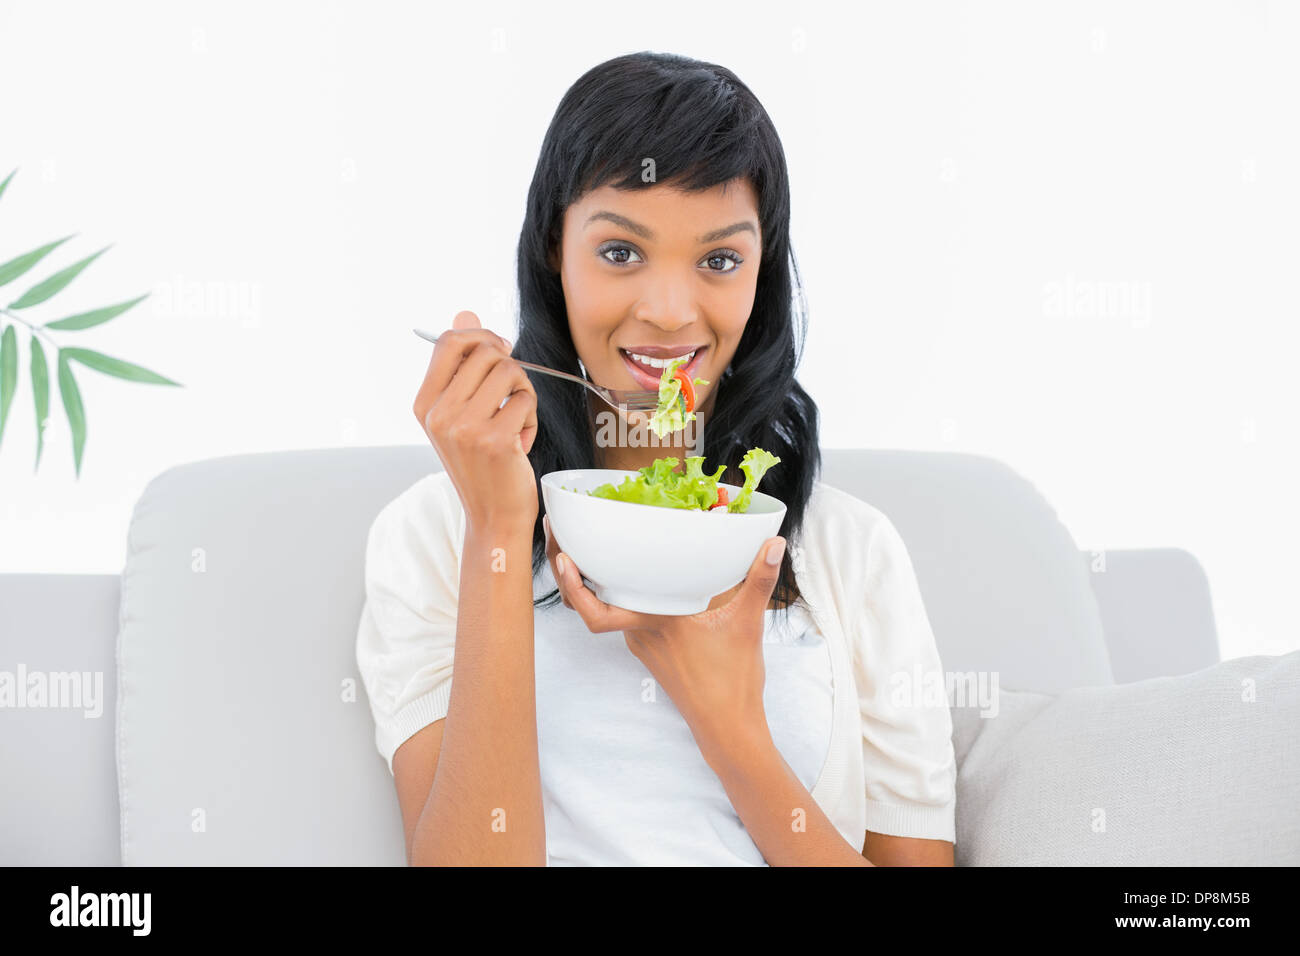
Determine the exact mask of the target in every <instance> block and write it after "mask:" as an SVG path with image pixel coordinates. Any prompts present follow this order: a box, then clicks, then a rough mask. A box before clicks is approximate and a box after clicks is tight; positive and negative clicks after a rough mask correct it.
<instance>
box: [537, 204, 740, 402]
mask: <svg viewBox="0 0 1300 956" xmlns="http://www.w3.org/2000/svg"><path fill="white" fill-rule="evenodd" d="M761 251H762V236H761V235H760V226H759V219H758V196H757V193H756V192H755V191H754V188H753V186H752V185H751V184H750V183H749V181H748V180H745V179H741V180H735V181H733V182H731V183H728V184H724V185H720V186H715V187H713V188H712V189H709V190H705V191H702V192H694V193H691V192H685V191H683V190H680V189H677V188H675V187H671V186H667V185H655V186H650V187H648V188H646V189H636V190H619V189H615V188H614V187H612V186H602V187H600V188H599V189H595V190H592V191H591V192H589V193H588V194H587V195H586V196H584V197H583V198H582V199H580V200H579V201H578V202H576V203H574V204H573V205H572V206H570V207H569V208H568V209H566V210H565V213H564V238H563V243H562V247H561V254H560V261H559V263H558V269H559V272H560V281H561V284H562V286H563V287H564V299H565V304H566V306H567V308H568V313H569V332H570V334H571V335H572V336H573V344H574V346H575V347H576V348H577V351H578V357H579V358H581V359H582V364H583V365H585V366H586V368H587V371H588V373H589V375H590V377H591V379H592V381H594V382H595V383H596V384H598V385H604V386H607V387H610V388H632V389H645V388H649V389H657V388H658V387H659V377H660V374H661V371H662V370H661V369H659V368H654V367H650V366H646V365H644V364H640V363H638V361H637V359H636V358H634V357H633V354H632V353H635V354H637V355H640V356H643V357H652V358H668V357H675V356H678V355H684V354H688V353H690V352H692V351H694V357H693V358H692V359H691V361H690V362H689V363H688V364H687V365H686V366H684V370H685V371H686V372H687V374H689V375H690V376H691V378H703V379H707V380H708V382H709V383H710V384H709V385H704V386H700V392H701V393H702V394H701V397H700V407H701V409H703V410H704V411H706V412H707V411H708V410H709V409H710V408H711V407H712V399H713V391H714V389H713V386H715V385H717V383H718V380H719V379H720V378H721V377H722V373H723V371H725V370H726V368H727V365H728V364H729V363H730V362H731V357H732V356H733V355H734V354H735V352H736V347H737V345H738V344H739V343H740V336H741V333H742V332H744V330H745V323H746V322H748V321H749V314H750V312H751V310H752V309H753V306H754V290H755V288H756V286H757V282H758V262H759V259H760V258H761V256H760V253H761Z"/></svg>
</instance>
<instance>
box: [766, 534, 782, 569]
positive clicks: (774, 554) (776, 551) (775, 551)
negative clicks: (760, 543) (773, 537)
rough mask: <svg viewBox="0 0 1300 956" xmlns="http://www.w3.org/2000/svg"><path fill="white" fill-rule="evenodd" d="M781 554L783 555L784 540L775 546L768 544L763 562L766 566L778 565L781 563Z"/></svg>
mask: <svg viewBox="0 0 1300 956" xmlns="http://www.w3.org/2000/svg"><path fill="white" fill-rule="evenodd" d="M783 554H785V540H784V539H782V540H781V541H778V542H776V543H775V544H770V545H768V546H767V554H766V555H764V556H763V560H765V561H766V562H767V563H768V564H780V563H781V555H783Z"/></svg>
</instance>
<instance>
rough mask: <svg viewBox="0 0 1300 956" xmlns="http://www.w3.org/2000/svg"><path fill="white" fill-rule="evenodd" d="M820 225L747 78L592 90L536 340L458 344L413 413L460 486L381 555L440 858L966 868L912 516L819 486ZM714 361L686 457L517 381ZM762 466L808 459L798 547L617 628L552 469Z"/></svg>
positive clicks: (457, 331)
mask: <svg viewBox="0 0 1300 956" xmlns="http://www.w3.org/2000/svg"><path fill="white" fill-rule="evenodd" d="M789 218H790V203H789V189H788V183H787V175H786V168H785V159H784V153H783V151H782V148H781V144H780V140H779V139H778V137H777V135H776V131H775V129H774V128H773V126H772V123H771V120H770V119H769V118H768V116H767V114H766V112H765V111H764V110H763V108H762V106H761V105H760V104H759V103H758V101H757V100H756V99H755V97H754V96H753V94H752V93H751V92H750V90H749V89H748V88H747V87H746V86H745V85H744V84H743V83H741V81H740V80H739V79H738V78H736V76H735V75H734V74H732V73H731V72H730V71H729V70H726V69H724V68H722V67H720V66H716V65H713V64H708V63H701V62H698V61H695V60H690V59H687V58H684V57H678V56H669V55H655V54H649V53H641V54H635V55H629V56H622V57H618V58H616V59H613V60H610V61H608V62H606V63H603V64H601V65H599V66H597V67H595V68H593V69H592V70H590V71H589V72H588V73H587V74H585V75H584V76H583V77H582V78H581V79H579V80H578V82H577V83H575V84H574V86H573V87H572V88H571V89H570V90H569V91H568V92H567V93H566V94H565V96H564V98H563V100H562V102H561V103H560V105H559V108H558V109H557V111H556V115H555V117H554V119H553V121H552V123H551V126H550V128H549V130H548V132H547V134H546V138H545V142H544V143H543V146H542V151H541V156H540V158H539V160H538V165H537V169H536V172H535V175H534V178H533V182H532V185H531V188H530V190H529V194H528V208H527V214H526V217H525V221H524V226H523V232H522V236H521V239H520V243H519V250H518V280H519V287H520V306H521V307H520V327H519V340H518V343H517V344H516V345H515V346H514V348H513V350H512V349H511V346H510V343H508V342H507V341H505V340H504V339H502V338H501V337H500V336H498V335H496V334H495V333H493V332H491V331H489V330H486V329H483V328H481V327H480V326H479V322H478V320H477V317H476V316H475V315H474V314H473V313H471V312H462V313H460V314H459V315H457V316H456V317H455V320H454V322H453V328H452V329H451V330H448V331H447V332H444V333H443V334H442V335H440V337H439V341H438V344H437V345H436V347H435V348H434V352H433V357H432V359H431V361H430V363H429V368H428V371H427V373H426V376H425V379H424V382H423V384H422V385H421V387H420V389H419V394H418V395H417V397H416V400H415V403H414V412H415V415H416V418H417V419H418V420H419V421H420V423H421V425H422V427H423V428H424V430H425V432H426V435H427V436H428V438H429V440H430V441H431V442H432V443H433V445H434V447H435V448H436V450H437V452H438V456H439V459H440V460H441V462H442V464H443V466H444V470H443V471H441V472H438V473H436V474H433V475H430V476H428V477H426V478H424V479H422V480H420V481H419V482H417V483H416V484H415V485H413V486H412V487H411V488H409V489H408V490H407V491H405V492H404V493H403V494H402V495H400V496H399V497H398V498H397V499H395V500H394V501H393V502H391V503H390V504H389V505H388V506H387V507H386V508H385V509H384V510H383V511H382V512H381V513H380V515H379V516H378V517H377V518H376V519H375V523H374V525H373V526H372V528H371V532H370V536H369V540H368V545H367V559H366V607H365V610H364V612H363V615H362V620H361V625H360V629H359V632H358V641H357V660H358V664H359V666H360V668H361V673H362V675H363V677H364V681H365V684H366V689H367V692H368V695H369V699H370V703H371V708H372V713H373V714H374V717H375V722H376V744H377V746H378V747H379V750H380V753H381V754H383V755H384V757H385V758H386V759H388V761H389V766H390V769H391V770H392V773H393V776H394V780H395V783H396V787H397V791H398V798H399V802H400V805H401V811H402V818H403V823H404V827H405V831H406V848H407V858H408V861H409V862H411V863H435V864H479V863H482V864H539V865H545V864H547V863H550V864H552V865H562V864H596V865H619V864H632V865H636V864H669V865H672V864H709V865H712V864H719V865H726V864H735V865H744V864H750V865H762V864H764V863H767V864H772V865H778V864H780V865H788V864H795V865H801V864H821V865H826V864H830V865H871V864H897V863H918V864H936V865H938V864H943V865H951V864H952V853H953V839H954V829H953V813H954V809H953V808H954V802H955V790H954V786H955V779H956V765H955V762H954V759H953V750H952V744H951V740H950V737H951V725H950V723H949V716H948V709H947V707H946V706H942V707H936V706H934V704H933V702H932V701H931V703H930V705H929V706H922V705H921V704H920V701H921V700H922V698H923V697H924V696H925V695H923V694H920V693H915V694H912V695H910V699H911V700H915V701H917V702H918V703H917V704H916V705H909V704H898V703H895V702H893V701H892V700H891V695H890V693H889V685H890V684H895V685H896V684H897V682H898V680H900V679H901V680H909V679H911V678H912V675H913V674H916V675H918V676H919V675H920V673H921V672H922V671H925V672H928V673H932V672H935V671H937V670H938V668H939V659H938V654H937V651H936V649H935V644H934V638H933V635H932V634H931V632H930V627H929V623H928V620H927V618H926V615H925V610H924V607H923V605H922V603H921V598H920V594H919V590H918V588H917V585H916V580H915V576H914V574H913V573H912V567H911V564H910V561H909V560H908V556H907V552H906V549H905V547H904V545H903V543H902V540H901V538H899V536H898V533H897V531H896V530H895V529H894V528H893V526H892V524H891V523H890V522H889V520H888V518H886V517H885V516H884V515H883V514H881V513H880V512H879V511H878V510H876V509H875V508H873V507H872V506H870V505H869V504H867V503H865V502H862V501H860V500H858V499H856V498H854V497H852V496H850V495H848V494H846V493H844V492H841V491H838V490H836V489H834V488H830V487H828V486H827V485H825V484H824V483H822V482H820V481H818V480H817V474H818V471H819V467H820V455H819V450H818V448H819V446H818V434H817V430H818V416H817V409H816V406H815V405H814V403H813V402H812V400H811V399H810V398H809V396H808V395H807V393H805V392H804V390H803V389H802V388H801V387H800V386H799V384H798V383H797V382H796V381H795V378H794V373H795V368H796V365H797V363H798V357H799V356H798V354H797V351H796V347H797V343H798V342H801V341H802V333H803V328H802V327H799V328H796V318H798V319H800V320H802V312H801V311H799V310H796V309H795V308H794V305H795V303H796V302H798V301H801V299H802V297H801V295H800V294H799V291H800V290H799V282H798V272H797V269H796V268H795V265H794V261H793V257H792V255H791V253H790V249H789ZM797 336H798V337H797ZM686 353H693V357H692V359H691V361H690V364H689V365H688V366H687V372H688V374H690V375H691V377H692V378H702V379H705V380H707V381H708V382H709V383H710V384H708V385H706V386H701V388H700V398H699V407H698V409H697V421H696V422H694V423H692V425H698V426H699V429H698V430H697V431H696V432H695V433H694V434H693V435H691V434H687V433H679V434H678V435H676V436H675V437H674V439H673V440H674V441H675V442H676V444H675V445H665V444H659V445H645V444H639V445H638V444H633V443H631V442H627V443H625V444H622V445H619V444H616V443H614V444H611V443H610V442H609V440H608V438H607V436H608V435H610V434H611V432H614V430H612V429H609V428H604V429H602V428H601V424H602V423H601V416H602V415H608V414H609V413H610V412H611V410H610V409H609V407H608V406H605V405H604V404H603V403H602V402H600V401H599V400H598V399H595V397H594V396H592V395H591V394H590V393H589V392H588V391H587V390H586V389H582V388H579V387H577V386H575V385H573V384H572V383H566V382H564V381H562V380H559V379H555V378H552V377H550V376H544V375H535V376H533V377H531V379H530V376H529V375H527V374H526V373H525V372H524V370H523V369H522V367H521V366H520V365H519V364H518V363H517V362H515V361H514V359H515V358H518V359H522V360H525V361H530V362H535V363H539V364H543V365H547V366H550V367H552V368H557V369H561V370H567V371H572V372H574V373H579V372H580V371H582V370H583V369H585V372H586V374H587V375H588V377H589V378H590V379H591V380H592V381H594V382H596V383H598V384H601V385H607V386H610V387H614V388H648V387H653V386H654V384H655V382H656V381H657V379H658V370H657V369H655V368H653V367H652V365H653V363H652V362H650V363H648V362H647V359H651V360H653V359H654V358H659V357H663V356H676V355H681V354H686ZM624 434H626V432H625V433H624ZM633 434H635V431H634V432H633ZM602 436H606V437H602ZM702 436H706V438H705V437H702ZM691 439H694V443H690V440H691ZM752 447H759V448H763V449H766V450H767V451H770V452H772V453H773V454H775V455H777V456H779V457H780V459H781V462H780V464H779V465H778V466H777V467H775V468H773V469H772V470H770V471H769V472H768V473H767V475H766V476H765V477H764V479H763V491H764V492H766V493H768V494H770V495H773V496H774V497H776V498H778V499H780V500H781V501H783V502H784V503H785V505H786V509H787V510H786V515H785V519H784V523H783V525H782V527H781V532H782V534H781V536H779V537H775V538H772V539H769V540H768V541H767V542H765V543H764V546H763V547H762V548H761V549H760V550H759V553H758V554H756V555H755V556H754V559H753V563H752V564H751V566H750V570H749V573H748V576H747V577H746V579H745V580H744V581H743V582H742V583H741V584H739V585H737V586H736V587H735V588H733V589H732V590H730V591H727V592H724V593H723V594H720V595H717V596H716V597H715V598H713V600H712V602H711V604H710V606H709V609H708V610H706V611H704V612H702V613H700V614H695V615H690V616H680V617H660V616H654V615H645V614H638V613H633V612H631V611H627V610H624V609H621V608H614V607H610V606H607V605H604V604H602V603H601V602H600V601H599V600H597V599H596V597H595V595H594V594H593V593H592V592H591V591H590V590H589V589H588V588H587V587H586V586H585V585H584V583H583V581H582V577H581V569H578V568H575V567H574V566H573V562H572V561H569V560H567V559H566V557H565V556H564V555H563V554H562V553H560V552H559V550H558V548H557V546H556V544H555V542H554V540H553V539H552V538H551V536H550V529H549V525H548V522H547V521H546V519H545V516H544V514H542V513H541V509H540V507H539V502H540V497H539V494H538V478H539V477H540V476H541V475H543V474H546V473H548V472H551V471H555V470H559V469H565V468H591V467H604V468H620V469H636V468H641V467H643V466H645V465H649V464H650V463H651V462H652V461H654V460H655V459H656V458H660V457H664V456H666V455H673V456H675V457H679V458H681V457H684V456H685V455H686V454H690V453H695V452H696V451H697V450H698V453H700V454H705V455H706V458H707V461H706V463H705V468H706V470H707V471H713V470H715V469H716V468H717V466H718V465H719V464H725V465H727V466H728V469H729V470H728V472H727V474H725V475H724V478H723V480H725V481H728V482H731V483H736V484H738V483H741V482H742V481H743V475H741V474H740V473H739V472H738V470H737V468H736V466H737V465H738V464H739V462H740V460H741V458H742V457H743V456H744V453H745V451H746V450H747V449H749V448H752ZM787 539H789V540H792V541H795V542H796V543H797V545H798V546H797V547H793V548H791V549H789V551H788V552H787V550H786V548H785V544H786V541H787ZM683 560H707V556H696V555H691V554H690V553H689V544H688V543H684V547H683ZM620 634H621V635H622V636H623V639H622V640H620V639H619V635H620ZM453 672H454V674H455V680H454V681H453V680H452V674H453ZM893 696H894V697H895V698H897V696H898V695H897V694H895V695H893Z"/></svg>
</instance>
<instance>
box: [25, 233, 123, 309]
mask: <svg viewBox="0 0 1300 956" xmlns="http://www.w3.org/2000/svg"><path fill="white" fill-rule="evenodd" d="M112 248H113V247H112V246H111V245H110V246H105V247H104V248H103V249H100V250H99V251H98V252H96V253H93V254H92V255H89V256H86V258H84V259H82V260H81V261H80V262H76V263H73V264H72V265H70V266H68V267H67V268H66V269H63V270H62V271H60V272H56V273H54V275H52V276H50V277H49V278H48V279H46V280H45V281H44V282H38V283H37V284H36V285H34V286H32V287H31V288H30V289H28V290H27V291H26V292H24V293H23V295H22V298H20V299H18V300H17V301H16V302H10V303H9V308H11V309H26V308H29V307H30V306H33V305H38V304H40V303H41V302H44V301H45V300H46V299H48V298H50V297H51V296H52V295H54V294H55V293H56V292H59V291H60V290H62V289H63V287H64V286H66V285H67V284H68V283H69V282H71V281H72V280H73V279H75V278H76V277H77V276H78V275H80V274H81V270H82V269H84V268H86V266H88V265H90V264H91V263H92V262H94V261H95V260H96V259H98V258H99V257H100V256H102V255H103V254H104V253H106V252H108V250H109V249H112Z"/></svg>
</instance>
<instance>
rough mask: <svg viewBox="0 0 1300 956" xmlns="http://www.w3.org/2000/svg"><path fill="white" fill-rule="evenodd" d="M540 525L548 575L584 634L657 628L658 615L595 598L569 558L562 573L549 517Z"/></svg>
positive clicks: (566, 556)
mask: <svg viewBox="0 0 1300 956" xmlns="http://www.w3.org/2000/svg"><path fill="white" fill-rule="evenodd" d="M542 524H543V527H544V528H545V530H546V554H547V557H548V558H549V559H550V560H551V573H552V574H554V575H555V583H556V585H557V586H558V587H559V589H560V598H561V600H563V601H564V606H565V607H568V608H572V609H573V610H575V611H577V612H578V614H579V616H580V617H581V618H582V621H583V623H584V624H586V625H587V630H589V631H591V632H592V633H593V634H604V633H607V632H608V631H623V630H628V629H642V628H653V627H655V626H656V625H655V621H656V620H657V618H658V615H655V614H640V613H638V612H636V611H629V610H627V609H626V608H621V607H614V606H613V605H612V604H606V603H605V602H604V601H602V600H600V599H599V598H598V597H596V595H595V594H593V593H592V592H591V589H590V588H589V587H587V586H586V585H585V584H584V583H583V582H582V575H581V574H580V573H579V571H578V569H577V567H575V566H574V563H573V560H572V559H571V558H569V556H568V555H564V568H563V570H561V569H560V556H561V555H563V554H564V553H563V552H562V551H560V546H559V544H558V543H557V542H556V541H555V538H554V536H553V535H552V534H551V526H550V516H549V515H548V516H547V517H546V518H544V519H543V521H542Z"/></svg>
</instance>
